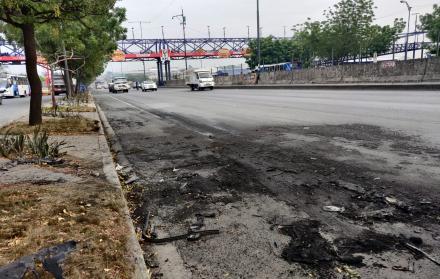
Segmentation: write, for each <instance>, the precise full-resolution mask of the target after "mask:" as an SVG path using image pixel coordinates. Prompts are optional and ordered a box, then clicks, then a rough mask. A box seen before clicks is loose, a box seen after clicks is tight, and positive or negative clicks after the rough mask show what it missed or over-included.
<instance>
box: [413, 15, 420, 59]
mask: <svg viewBox="0 0 440 279" xmlns="http://www.w3.org/2000/svg"><path fill="white" fill-rule="evenodd" d="M413 15H415V16H416V21H415V23H414V49H413V60H414V59H416V43H418V42H419V35H418V34H417V22H418V17H419V13H414V14H413Z"/></svg>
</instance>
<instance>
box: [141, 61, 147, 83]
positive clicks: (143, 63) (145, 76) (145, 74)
mask: <svg viewBox="0 0 440 279" xmlns="http://www.w3.org/2000/svg"><path fill="white" fill-rule="evenodd" d="M142 66H144V80H147V72H146V71H145V60H142Z"/></svg>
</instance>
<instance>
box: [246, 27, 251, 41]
mask: <svg viewBox="0 0 440 279" xmlns="http://www.w3.org/2000/svg"><path fill="white" fill-rule="evenodd" d="M246 27H247V31H248V33H247V34H248V40H249V39H250V38H251V27H250V26H249V25H246Z"/></svg>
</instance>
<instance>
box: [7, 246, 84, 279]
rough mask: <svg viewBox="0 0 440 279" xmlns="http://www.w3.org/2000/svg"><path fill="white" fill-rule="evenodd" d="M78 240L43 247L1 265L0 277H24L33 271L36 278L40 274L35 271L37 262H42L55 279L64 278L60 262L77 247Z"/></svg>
mask: <svg viewBox="0 0 440 279" xmlns="http://www.w3.org/2000/svg"><path fill="white" fill-rule="evenodd" d="M76 244H77V243H76V241H73V240H72V241H68V242H65V243H63V244H60V245H57V246H53V247H49V248H43V249H41V250H40V251H38V252H37V253H35V254H32V255H29V256H24V257H22V258H20V259H18V260H17V261H15V262H12V263H10V264H8V265H6V266H3V267H0V278H2V279H22V278H24V276H25V275H26V274H27V273H29V272H32V273H33V274H34V276H35V278H38V275H37V273H36V271H35V262H36V261H38V262H42V263H43V268H44V269H45V270H46V271H48V272H50V273H51V274H52V275H53V276H54V278H55V279H63V278H64V277H63V270H62V268H61V266H60V264H61V263H62V262H63V261H64V259H65V258H66V256H67V255H68V254H69V253H71V252H72V251H73V250H75V248H76Z"/></svg>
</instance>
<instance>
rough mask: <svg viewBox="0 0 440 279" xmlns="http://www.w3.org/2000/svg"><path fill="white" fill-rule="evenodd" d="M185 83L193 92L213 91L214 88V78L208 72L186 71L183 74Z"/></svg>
mask: <svg viewBox="0 0 440 279" xmlns="http://www.w3.org/2000/svg"><path fill="white" fill-rule="evenodd" d="M185 83H186V85H187V86H189V87H190V88H191V91H194V90H196V89H197V90H202V91H203V90H205V89H210V90H213V89H214V86H215V82H214V78H213V76H212V74H211V72H210V71H208V70H188V71H187V72H186V74H185Z"/></svg>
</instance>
